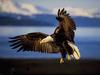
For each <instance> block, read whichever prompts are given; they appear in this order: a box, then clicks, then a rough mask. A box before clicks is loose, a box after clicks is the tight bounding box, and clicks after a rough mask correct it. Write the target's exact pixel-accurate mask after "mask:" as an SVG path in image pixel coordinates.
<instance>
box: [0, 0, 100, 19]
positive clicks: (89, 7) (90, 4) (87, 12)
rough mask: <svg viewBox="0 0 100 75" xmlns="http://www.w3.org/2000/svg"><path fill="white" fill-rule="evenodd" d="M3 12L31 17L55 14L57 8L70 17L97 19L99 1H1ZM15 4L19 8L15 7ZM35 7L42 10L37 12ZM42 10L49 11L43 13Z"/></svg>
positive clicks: (99, 15) (98, 15) (99, 13)
mask: <svg viewBox="0 0 100 75" xmlns="http://www.w3.org/2000/svg"><path fill="white" fill-rule="evenodd" d="M3 1H4V2H1V5H0V6H1V9H2V10H3V12H8V13H18V14H24V15H32V14H36V13H44V12H46V13H50V14H56V13H57V10H58V9H59V8H65V9H66V10H67V11H68V12H69V13H70V14H71V15H72V16H85V17H92V18H94V17H99V18H100V8H99V4H100V0H3ZM15 2H17V3H19V5H20V6H16V4H14V3H15ZM36 6H39V7H41V8H42V11H39V10H38V9H37V8H36ZM43 8H44V9H46V10H50V11H48V12H47V11H43ZM25 10H26V11H25Z"/></svg>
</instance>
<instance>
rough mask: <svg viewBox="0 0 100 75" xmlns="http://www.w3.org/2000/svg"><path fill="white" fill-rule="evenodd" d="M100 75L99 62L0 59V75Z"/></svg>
mask: <svg viewBox="0 0 100 75" xmlns="http://www.w3.org/2000/svg"><path fill="white" fill-rule="evenodd" d="M34 74H71V75H75V74H77V75H82V74H84V75H85V74H95V75H96V74H100V60H86V59H85V60H82V59H81V60H79V61H67V62H66V63H64V64H60V63H59V59H0V75H34Z"/></svg>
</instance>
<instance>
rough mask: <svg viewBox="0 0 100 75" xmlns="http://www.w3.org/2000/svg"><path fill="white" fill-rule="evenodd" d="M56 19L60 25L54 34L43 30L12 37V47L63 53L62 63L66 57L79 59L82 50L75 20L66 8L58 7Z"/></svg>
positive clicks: (22, 49) (19, 49)
mask: <svg viewBox="0 0 100 75" xmlns="http://www.w3.org/2000/svg"><path fill="white" fill-rule="evenodd" d="M56 19H57V21H58V26H57V27H56V29H55V31H54V33H53V34H51V35H48V34H45V33H42V32H33V33H27V34H24V35H19V36H15V37H10V41H9V42H10V43H11V44H10V46H11V47H12V49H16V48H17V49H18V50H17V51H18V52H19V51H34V52H45V53H61V59H60V63H64V62H65V58H67V59H68V60H71V59H75V60H79V59H80V52H79V49H78V47H77V46H76V45H75V41H74V35H75V32H74V31H75V30H76V25H75V22H74V21H73V19H72V18H71V16H70V15H69V13H67V11H66V10H65V9H64V8H63V9H62V10H60V9H58V14H57V16H56ZM66 55H67V57H66Z"/></svg>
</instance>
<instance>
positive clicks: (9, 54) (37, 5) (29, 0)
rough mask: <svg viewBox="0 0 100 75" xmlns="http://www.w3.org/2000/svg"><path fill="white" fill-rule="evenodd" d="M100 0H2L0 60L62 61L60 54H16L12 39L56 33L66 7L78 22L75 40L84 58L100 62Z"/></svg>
mask: <svg viewBox="0 0 100 75" xmlns="http://www.w3.org/2000/svg"><path fill="white" fill-rule="evenodd" d="M99 5H100V0H0V58H60V54H59V53H58V54H45V53H38V52H16V50H13V49H11V48H10V47H9V43H8V41H9V38H8V37H13V36H16V35H21V34H26V33H31V32H44V33H47V34H52V33H53V32H54V29H55V28H56V26H57V25H58V23H57V21H56V19H55V16H56V14H57V10H58V9H59V8H65V9H66V10H67V12H68V13H70V15H71V16H72V18H73V19H74V21H75V23H76V26H77V30H76V31H75V34H76V35H75V41H76V44H77V46H78V47H79V50H80V53H81V59H99V60H100V8H99Z"/></svg>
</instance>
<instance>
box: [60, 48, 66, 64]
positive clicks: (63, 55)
mask: <svg viewBox="0 0 100 75" xmlns="http://www.w3.org/2000/svg"><path fill="white" fill-rule="evenodd" d="M66 54H67V52H66V51H65V50H64V49H63V50H62V51H61V55H62V58H61V59H60V63H61V64H63V63H64V62H65V58H66Z"/></svg>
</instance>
